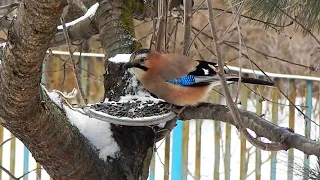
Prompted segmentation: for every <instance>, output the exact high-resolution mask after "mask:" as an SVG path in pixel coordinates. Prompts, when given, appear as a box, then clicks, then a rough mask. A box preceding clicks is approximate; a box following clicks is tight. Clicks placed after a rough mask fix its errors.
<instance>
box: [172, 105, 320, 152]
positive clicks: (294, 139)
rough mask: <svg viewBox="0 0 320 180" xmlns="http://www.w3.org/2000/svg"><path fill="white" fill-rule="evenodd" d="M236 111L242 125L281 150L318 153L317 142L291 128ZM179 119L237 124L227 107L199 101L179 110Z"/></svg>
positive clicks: (252, 114)
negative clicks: (195, 104) (209, 120)
mask: <svg viewBox="0 0 320 180" xmlns="http://www.w3.org/2000/svg"><path fill="white" fill-rule="evenodd" d="M175 111H176V110H175ZM177 111H178V110H177ZM238 111H239V114H240V117H241V119H242V122H243V125H244V127H245V128H248V129H250V130H252V131H254V132H255V134H256V135H257V137H265V138H267V139H269V140H270V141H272V142H278V143H280V145H283V146H282V147H283V149H282V150H287V149H290V148H294V149H298V150H300V151H302V152H304V153H305V154H308V155H315V156H319V155H320V143H319V142H317V141H315V140H311V139H308V138H306V137H304V136H302V135H299V134H296V133H294V132H293V130H292V129H289V128H285V127H280V126H277V125H275V124H273V123H271V122H270V121H268V120H266V119H264V118H262V117H260V116H258V115H256V114H254V113H252V112H249V111H244V110H241V109H239V110H238ZM179 119H181V120H189V119H214V120H215V121H221V122H226V123H229V124H232V125H234V126H237V124H236V122H235V121H234V119H233V117H232V115H231V112H230V110H229V108H227V107H226V106H224V105H220V104H211V103H200V104H199V105H197V106H190V107H186V108H185V109H184V110H183V111H181V112H180V116H179ZM279 147H280V148H279V150H281V146H279ZM265 150H270V149H265Z"/></svg>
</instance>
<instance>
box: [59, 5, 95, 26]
mask: <svg viewBox="0 0 320 180" xmlns="http://www.w3.org/2000/svg"><path fill="white" fill-rule="evenodd" d="M98 7H99V3H95V4H94V5H92V6H91V7H90V8H89V9H88V11H87V12H86V14H84V15H83V16H81V17H79V18H78V19H76V20H74V21H71V22H68V23H66V27H69V26H72V25H75V24H77V23H78V22H80V21H83V20H85V19H87V18H91V17H93V16H94V15H95V14H96V11H97V9H98ZM58 29H63V26H62V25H60V26H58Z"/></svg>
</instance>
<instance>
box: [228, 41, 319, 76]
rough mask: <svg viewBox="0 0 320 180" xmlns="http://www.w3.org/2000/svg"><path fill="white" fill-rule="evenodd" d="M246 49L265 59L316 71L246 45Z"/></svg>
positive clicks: (310, 67)
mask: <svg viewBox="0 0 320 180" xmlns="http://www.w3.org/2000/svg"><path fill="white" fill-rule="evenodd" d="M224 42H225V43H236V44H238V43H237V42H233V41H224ZM246 48H248V49H250V50H252V51H254V52H256V53H258V54H261V55H263V56H264V57H265V58H272V59H276V60H279V61H282V62H285V63H289V64H292V65H295V66H300V67H304V68H307V69H310V70H313V71H314V67H312V66H306V65H303V64H298V63H295V62H291V61H289V60H285V59H282V58H279V57H277V56H271V55H268V54H266V53H264V52H261V51H258V50H257V49H255V48H253V47H250V46H247V45H246Z"/></svg>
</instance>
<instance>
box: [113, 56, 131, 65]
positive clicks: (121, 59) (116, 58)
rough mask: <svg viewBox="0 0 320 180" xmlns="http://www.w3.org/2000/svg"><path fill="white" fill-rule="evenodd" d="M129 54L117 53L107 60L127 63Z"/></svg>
mask: <svg viewBox="0 0 320 180" xmlns="http://www.w3.org/2000/svg"><path fill="white" fill-rule="evenodd" d="M130 56H131V54H117V55H116V56H114V57H112V58H109V61H111V62H114V63H127V62H129V60H130Z"/></svg>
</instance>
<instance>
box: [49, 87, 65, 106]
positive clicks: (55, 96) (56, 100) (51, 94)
mask: <svg viewBox="0 0 320 180" xmlns="http://www.w3.org/2000/svg"><path fill="white" fill-rule="evenodd" d="M47 94H48V96H49V97H50V99H51V100H52V101H53V102H54V103H55V104H56V105H57V106H59V107H60V108H62V99H61V96H60V95H59V94H58V93H56V92H48V91H47Z"/></svg>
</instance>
